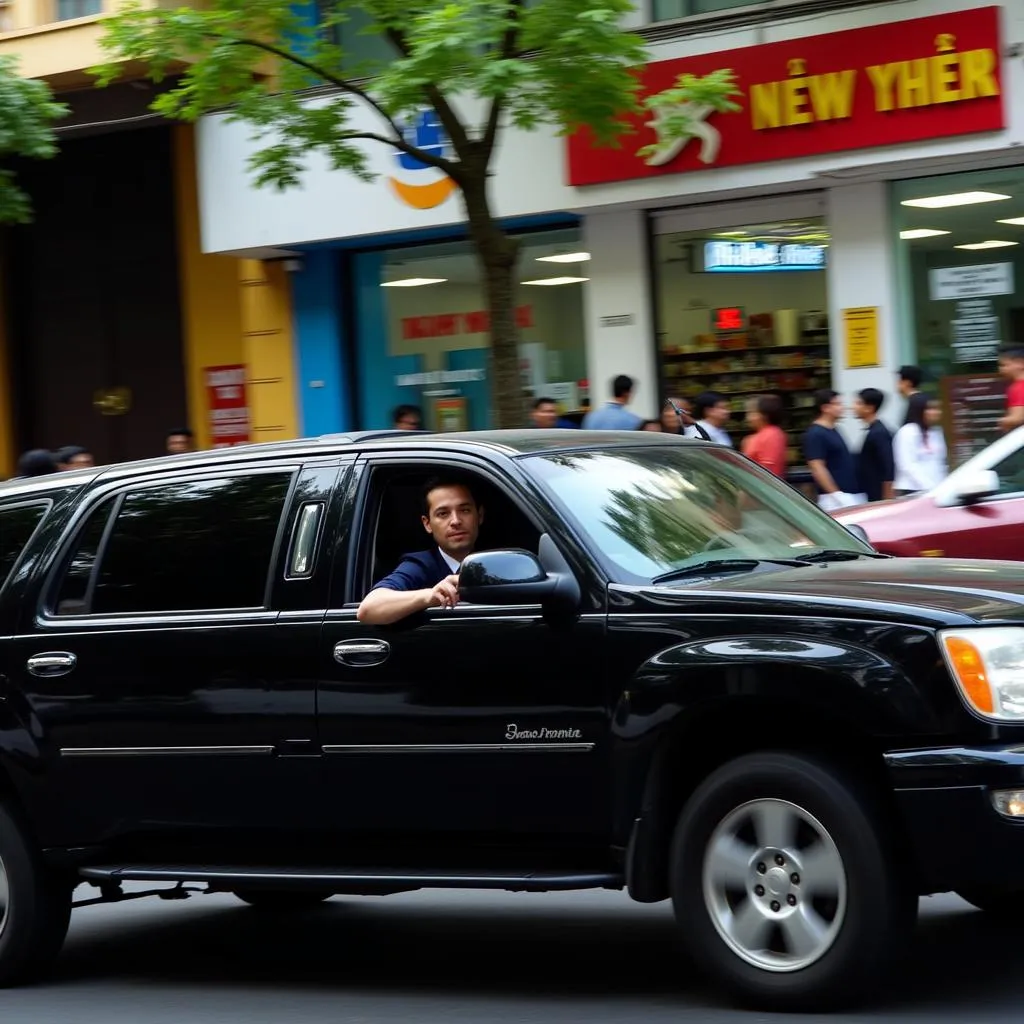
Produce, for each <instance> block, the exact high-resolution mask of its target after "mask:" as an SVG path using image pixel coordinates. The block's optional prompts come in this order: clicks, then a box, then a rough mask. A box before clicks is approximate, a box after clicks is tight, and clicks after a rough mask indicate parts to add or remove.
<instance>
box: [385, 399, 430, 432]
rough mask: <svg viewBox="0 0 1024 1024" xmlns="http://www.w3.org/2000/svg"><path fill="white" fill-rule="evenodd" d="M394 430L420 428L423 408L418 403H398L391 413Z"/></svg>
mask: <svg viewBox="0 0 1024 1024" xmlns="http://www.w3.org/2000/svg"><path fill="white" fill-rule="evenodd" d="M391 426H392V428H393V429H394V430H422V429H423V410H422V409H421V408H420V407H419V406H418V405H399V406H396V407H395V411H394V412H393V413H392V414H391Z"/></svg>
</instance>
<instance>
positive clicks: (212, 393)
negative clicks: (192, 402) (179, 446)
mask: <svg viewBox="0 0 1024 1024" xmlns="http://www.w3.org/2000/svg"><path fill="white" fill-rule="evenodd" d="M203 378H204V380H205V382H206V403H207V407H208V408H209V415H210V438H211V440H212V442H213V447H214V448H228V447H230V446H231V445H233V444H248V442H249V400H248V397H247V395H246V387H245V366H243V365H239V366H207V367H206V368H205V369H204V370H203Z"/></svg>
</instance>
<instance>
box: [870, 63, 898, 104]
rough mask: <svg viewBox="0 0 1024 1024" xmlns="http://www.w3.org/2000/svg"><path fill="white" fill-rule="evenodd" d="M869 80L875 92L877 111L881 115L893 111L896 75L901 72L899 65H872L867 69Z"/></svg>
mask: <svg viewBox="0 0 1024 1024" xmlns="http://www.w3.org/2000/svg"><path fill="white" fill-rule="evenodd" d="M866 70H867V73H868V78H870V79H871V86H872V88H873V89H874V90H875V110H877V111H879V112H880V113H881V112H883V111H886V110H892V108H893V101H892V87H893V83H894V82H895V81H896V73H897V72H898V71H899V65H898V64H872V65H871V67H869V68H867V69H866Z"/></svg>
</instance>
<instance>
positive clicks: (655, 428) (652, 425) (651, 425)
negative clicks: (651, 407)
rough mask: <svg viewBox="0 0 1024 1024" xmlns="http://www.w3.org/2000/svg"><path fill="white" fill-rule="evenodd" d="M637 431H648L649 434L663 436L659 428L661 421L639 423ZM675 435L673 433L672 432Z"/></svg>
mask: <svg viewBox="0 0 1024 1024" xmlns="http://www.w3.org/2000/svg"><path fill="white" fill-rule="evenodd" d="M637 429H638V430H649V431H651V433H656V434H663V433H664V430H663V429H662V426H661V420H643V421H641V423H640V426H639V427H638V428H637ZM673 433H675V431H673Z"/></svg>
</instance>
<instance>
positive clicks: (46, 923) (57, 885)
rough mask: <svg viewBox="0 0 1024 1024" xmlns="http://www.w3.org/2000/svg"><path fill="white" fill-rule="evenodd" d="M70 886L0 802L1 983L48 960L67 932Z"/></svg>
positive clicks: (31, 974)
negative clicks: (54, 870) (45, 862)
mask: <svg viewBox="0 0 1024 1024" xmlns="http://www.w3.org/2000/svg"><path fill="white" fill-rule="evenodd" d="M73 889H74V885H73V883H72V881H71V880H70V879H68V878H65V877H63V876H60V875H57V874H55V873H54V872H52V871H51V870H50V869H49V868H48V867H47V866H46V865H45V864H44V863H43V861H42V858H41V857H40V856H39V853H38V851H37V850H36V849H35V848H34V847H33V845H32V844H31V842H30V841H29V839H28V836H27V833H26V831H25V829H24V828H23V826H22V825H21V823H20V821H19V820H18V819H17V817H16V816H15V815H13V814H12V813H11V812H10V810H9V809H8V808H7V807H5V806H3V805H2V804H0V985H2V986H5V987H7V986H12V985H20V984H24V983H26V982H30V981H34V980H35V979H36V978H38V977H39V976H41V975H42V974H44V973H45V972H46V971H47V970H48V969H49V968H50V967H51V966H52V964H53V961H54V960H55V959H56V958H57V955H58V954H59V953H60V950H61V947H62V946H63V945H64V939H65V938H66V936H67V932H68V924H69V922H70V919H71V894H72V891H73Z"/></svg>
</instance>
